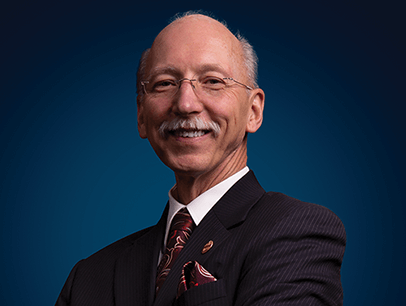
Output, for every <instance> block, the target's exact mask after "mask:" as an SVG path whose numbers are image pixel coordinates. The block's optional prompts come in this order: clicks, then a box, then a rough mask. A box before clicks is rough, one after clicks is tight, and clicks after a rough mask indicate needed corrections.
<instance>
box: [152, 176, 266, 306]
mask: <svg viewBox="0 0 406 306" xmlns="http://www.w3.org/2000/svg"><path fill="white" fill-rule="evenodd" d="M264 193H265V191H264V190H263V189H262V187H261V186H260V185H259V183H258V181H257V180H256V178H255V176H254V174H253V172H252V171H250V172H249V173H247V174H246V175H245V176H244V177H243V178H242V179H241V180H239V181H238V182H237V183H236V184H235V185H234V186H233V187H232V188H230V190H229V191H228V192H227V193H226V194H225V195H224V196H223V197H222V198H221V199H220V200H219V201H218V202H217V203H216V205H214V206H213V208H212V209H211V210H210V211H209V213H208V214H207V215H206V216H205V217H204V218H203V220H202V221H201V223H200V224H199V226H197V227H196V229H195V230H194V231H193V234H192V236H191V237H190V239H189V241H188V242H187V243H186V245H185V247H184V249H183V250H182V252H181V253H180V254H179V257H178V258H177V259H176V261H175V263H174V265H173V267H172V269H171V271H170V273H169V274H168V277H167V278H166V280H165V282H164V283H163V285H162V287H161V289H160V291H159V294H158V296H157V297H156V300H155V302H154V306H164V305H165V306H166V305H172V302H173V300H174V299H175V298H176V293H177V290H178V284H179V280H180V276H181V272H182V267H183V265H184V264H185V263H186V262H188V261H190V260H195V261H198V262H199V263H200V264H201V265H203V266H204V265H205V263H206V261H207V260H208V259H209V257H210V254H212V251H213V250H214V249H216V248H217V247H219V246H220V245H221V244H222V243H223V242H224V241H225V239H226V238H227V237H229V235H230V232H229V231H228V228H230V227H232V226H235V225H237V224H238V223H241V222H243V221H244V220H245V218H246V216H247V215H248V212H249V211H250V209H251V208H252V206H253V205H254V204H255V203H256V202H257V201H258V200H259V198H260V197H261V196H262V195H263V194H264ZM210 240H212V241H213V247H212V249H211V250H210V251H209V252H207V253H204V254H202V250H203V247H204V246H205V244H206V243H207V242H209V241H210Z"/></svg>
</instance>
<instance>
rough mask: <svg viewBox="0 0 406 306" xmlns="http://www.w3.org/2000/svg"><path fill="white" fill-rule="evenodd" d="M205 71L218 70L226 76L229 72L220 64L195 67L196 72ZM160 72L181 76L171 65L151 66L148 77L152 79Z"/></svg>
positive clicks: (160, 73) (201, 72)
mask: <svg viewBox="0 0 406 306" xmlns="http://www.w3.org/2000/svg"><path fill="white" fill-rule="evenodd" d="M206 72H219V73H221V74H223V75H224V76H228V75H229V73H228V72H227V71H226V69H224V68H223V67H222V66H221V65H219V64H203V65H201V66H199V67H198V68H197V69H196V74H203V73H206ZM162 74H169V75H174V76H177V77H181V76H182V73H181V71H180V70H179V69H178V68H175V67H172V66H166V67H156V68H153V69H152V70H151V72H150V77H149V79H153V78H154V77H156V76H158V75H162Z"/></svg>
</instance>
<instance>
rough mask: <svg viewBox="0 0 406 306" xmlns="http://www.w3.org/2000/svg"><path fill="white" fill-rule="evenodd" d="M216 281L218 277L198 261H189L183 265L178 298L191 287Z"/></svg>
mask: <svg viewBox="0 0 406 306" xmlns="http://www.w3.org/2000/svg"><path fill="white" fill-rule="evenodd" d="M215 281H217V279H216V278H215V277H214V276H213V275H211V274H210V272H208V271H207V270H206V269H205V268H203V267H202V266H201V265H200V264H199V263H198V262H197V261H189V262H187V263H185V264H184V265H183V269H182V275H181V278H180V282H179V286H178V294H177V296H176V298H178V297H179V296H180V295H181V294H182V293H183V292H185V291H186V290H188V289H190V288H193V287H196V286H199V285H203V284H207V283H210V282H215Z"/></svg>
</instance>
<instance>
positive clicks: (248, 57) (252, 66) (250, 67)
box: [137, 11, 258, 94]
mask: <svg viewBox="0 0 406 306" xmlns="http://www.w3.org/2000/svg"><path fill="white" fill-rule="evenodd" d="M193 15H205V16H208V17H210V18H213V17H212V16H211V15H210V14H207V13H205V12H201V11H188V12H186V13H178V14H176V15H175V16H174V17H173V18H172V19H171V21H170V24H172V23H174V22H175V21H177V20H180V19H182V18H185V17H187V16H193ZM213 19H214V20H217V19H216V18H213ZM217 21H218V20H217ZM219 22H220V23H221V24H223V25H224V26H225V27H226V28H227V29H228V30H230V29H229V28H228V26H227V24H226V22H225V21H223V22H222V21H219ZM235 37H236V38H237V39H238V40H239V42H240V44H241V48H242V50H243V57H244V64H245V68H246V69H247V75H248V80H249V82H250V83H251V84H252V85H253V87H254V88H258V83H257V80H258V56H257V54H256V52H255V50H254V47H253V46H252V45H251V44H250V43H249V42H248V40H247V39H245V38H244V37H243V36H242V35H241V34H240V33H239V32H237V34H236V35H235ZM150 50H151V48H148V49H146V50H145V51H144V52H143V53H142V54H141V58H140V61H139V64H138V70H137V94H142V86H141V82H140V81H142V80H145V78H146V74H145V69H146V66H147V59H148V55H149V52H150Z"/></svg>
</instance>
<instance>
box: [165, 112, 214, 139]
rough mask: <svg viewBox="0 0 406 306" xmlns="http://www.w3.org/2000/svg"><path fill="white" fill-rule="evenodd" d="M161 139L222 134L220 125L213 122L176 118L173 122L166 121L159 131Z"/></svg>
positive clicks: (196, 118)
mask: <svg viewBox="0 0 406 306" xmlns="http://www.w3.org/2000/svg"><path fill="white" fill-rule="evenodd" d="M158 132H159V134H160V135H161V137H164V138H166V137H169V136H174V137H176V138H189V139H190V138H199V137H203V136H205V135H207V134H209V133H210V134H211V133H213V135H214V137H217V135H218V134H219V132H220V125H219V124H218V123H217V122H214V121H211V120H203V119H202V118H199V117H193V118H178V117H177V118H175V119H174V120H172V121H164V122H162V123H161V125H160V127H159V129H158Z"/></svg>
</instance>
